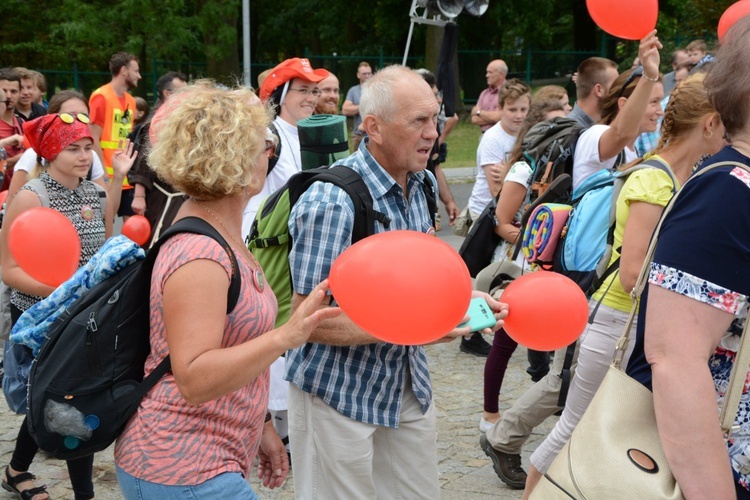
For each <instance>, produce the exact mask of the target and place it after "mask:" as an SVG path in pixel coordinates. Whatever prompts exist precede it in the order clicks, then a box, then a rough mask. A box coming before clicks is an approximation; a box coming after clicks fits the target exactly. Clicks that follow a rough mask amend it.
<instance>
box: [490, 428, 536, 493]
mask: <svg viewBox="0 0 750 500" xmlns="http://www.w3.org/2000/svg"><path fill="white" fill-rule="evenodd" d="M479 444H480V446H481V447H482V450H484V453H485V454H486V455H487V456H488V457H490V458H491V459H492V468H493V469H495V474H497V477H499V478H500V480H501V481H502V482H504V483H505V484H507V485H508V486H510V487H511V488H513V489H514V490H522V489H524V488H525V487H526V471H524V470H523V467H521V455H512V454H510V453H503V452H501V451H497V450H496V449H495V448H493V447H492V445H491V444H490V442H489V441H488V440H487V436H486V435H484V434H482V435H480V436H479Z"/></svg>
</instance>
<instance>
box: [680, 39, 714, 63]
mask: <svg viewBox="0 0 750 500" xmlns="http://www.w3.org/2000/svg"><path fill="white" fill-rule="evenodd" d="M685 50H686V51H687V54H688V61H689V62H690V63H691V64H693V65H695V64H698V63H699V62H700V61H701V59H703V58H704V57H706V55H707V54H708V45H706V42H704V41H703V40H700V39H698V40H693V41H692V42H690V43H689V44H688V46H687V47H686V48H685Z"/></svg>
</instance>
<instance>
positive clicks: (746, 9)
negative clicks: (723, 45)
mask: <svg viewBox="0 0 750 500" xmlns="http://www.w3.org/2000/svg"><path fill="white" fill-rule="evenodd" d="M748 15H750V0H740V1H739V2H737V3H733V4H732V5H730V6H729V8H728V9H727V10H725V11H724V14H722V15H721V19H719V27H718V29H717V30H716V31H717V32H718V34H719V41H721V42H723V41H724V35H726V34H727V31H728V30H729V28H731V27H732V26H734V23H736V22H737V21H739V20H740V19H742V18H743V17H745V16H748Z"/></svg>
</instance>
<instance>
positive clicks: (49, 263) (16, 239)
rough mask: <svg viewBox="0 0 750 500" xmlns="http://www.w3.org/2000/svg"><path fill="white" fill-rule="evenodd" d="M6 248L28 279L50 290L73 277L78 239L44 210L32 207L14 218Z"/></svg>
mask: <svg viewBox="0 0 750 500" xmlns="http://www.w3.org/2000/svg"><path fill="white" fill-rule="evenodd" d="M8 247H9V248H10V252H11V254H12V255H13V258H14V259H15V261H16V263H17V264H18V266H19V267H20V268H21V269H23V270H24V271H26V273H27V274H28V275H29V276H31V277H32V278H34V279H35V280H37V281H41V282H42V283H44V284H45V285H49V286H54V287H57V286H59V285H60V284H61V283H63V282H64V281H65V280H67V279H68V278H70V277H71V276H73V273H75V272H76V269H78V262H79V261H80V259H81V239H80V238H79V237H78V232H77V231H76V229H75V228H74V227H73V224H72V223H71V222H70V221H69V220H68V219H67V218H66V217H65V216H64V215H63V214H61V213H60V212H58V211H57V210H52V209H51V208H47V207H35V208H32V209H29V210H26V211H24V212H22V213H21V214H20V215H19V216H18V217H16V219H15V220H14V221H13V224H11V226H10V231H9V233H8Z"/></svg>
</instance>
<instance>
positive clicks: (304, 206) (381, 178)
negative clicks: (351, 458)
mask: <svg viewBox="0 0 750 500" xmlns="http://www.w3.org/2000/svg"><path fill="white" fill-rule="evenodd" d="M366 143H367V140H365V141H363V142H362V143H361V144H360V147H359V149H358V150H357V151H356V152H355V153H354V154H352V155H351V156H349V157H348V158H346V159H344V160H340V161H337V162H336V163H335V165H346V166H347V167H350V168H352V169H353V170H355V171H356V172H358V173H359V174H360V175H361V176H362V178H363V179H364V181H365V184H366V185H367V187H368V188H369V190H370V193H371V195H372V198H373V203H374V208H375V210H377V211H379V212H382V213H384V214H386V215H387V216H388V217H389V218H390V219H391V222H390V226H389V227H388V229H387V230H397V229H410V230H414V231H420V232H422V233H426V232H428V231H429V230H430V228H431V227H432V219H431V217H430V213H429V209H428V207H427V200H426V198H425V194H424V191H423V190H422V187H421V184H422V183H423V182H425V179H424V177H425V175H430V177H431V179H430V180H431V181H432V185H433V186H435V190H436V191H437V183H436V182H435V179H434V177H432V174H431V173H428V172H427V171H423V172H418V173H414V174H409V175H408V179H407V196H404V192H403V189H402V188H401V186H399V185H398V184H397V183H396V181H394V180H393V178H392V177H391V176H390V175H389V174H388V173H387V172H386V171H385V170H384V169H383V167H381V166H380V165H379V164H378V162H377V161H376V160H375V159H374V158H373V157H372V155H371V154H370V152H369V151H368V150H367V147H366ZM436 199H437V193H436ZM353 228H354V204H353V202H352V201H351V199H350V198H349V195H347V194H346V192H345V191H344V190H343V189H341V188H339V187H337V186H334V185H333V184H330V183H324V182H316V183H314V184H313V185H312V186H311V187H310V189H308V190H307V191H306V192H305V194H303V195H302V196H301V197H300V199H299V200H298V201H297V203H296V204H295V205H294V207H293V208H292V212H291V215H290V217H289V233H290V235H291V237H292V241H293V244H292V250H291V253H290V254H289V266H290V268H291V271H292V282H293V284H294V290H295V291H296V292H297V293H299V294H301V295H309V294H310V292H312V290H313V288H315V286H316V285H317V284H318V283H320V282H321V281H322V280H323V279H325V278H327V277H328V275H329V273H330V269H331V265H332V264H333V261H334V260H335V259H336V257H338V256H339V254H341V252H343V251H344V250H345V249H346V248H348V247H349V246H350V245H351V235H352V229H353ZM383 231H386V228H385V227H384V226H383V224H382V223H380V222H376V223H375V232H376V233H379V232H383ZM436 272H437V270H436ZM384 313H387V311H384ZM286 360H287V361H286V365H287V372H286V377H285V378H286V379H287V380H289V381H290V382H292V383H293V384H295V385H296V386H297V387H299V388H300V389H301V390H303V391H305V392H309V393H311V394H313V395H315V396H318V397H320V398H321V399H322V400H323V401H325V402H326V404H328V405H329V406H331V407H332V408H335V409H336V410H337V411H338V412H340V413H341V414H343V415H345V416H347V417H349V418H352V419H354V420H358V421H360V422H365V423H368V424H374V425H382V426H386V427H392V428H397V427H398V419H399V414H400V411H401V400H402V390H403V386H404V376H405V373H406V372H405V369H406V368H408V369H409V370H410V374H411V380H412V389H413V391H414V394H415V395H416V397H417V399H418V400H419V402H420V403H421V404H422V411H423V412H426V411H427V409H428V408H429V406H430V403H431V401H432V388H431V385H430V374H429V372H428V368H427V356H426V355H425V352H424V348H422V347H417V346H400V345H394V344H388V343H385V342H379V343H374V344H367V345H356V346H330V345H323V344H316V343H307V344H304V345H302V346H301V347H298V348H296V349H292V350H291V351H289V352H288V353H287V358H286Z"/></svg>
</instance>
